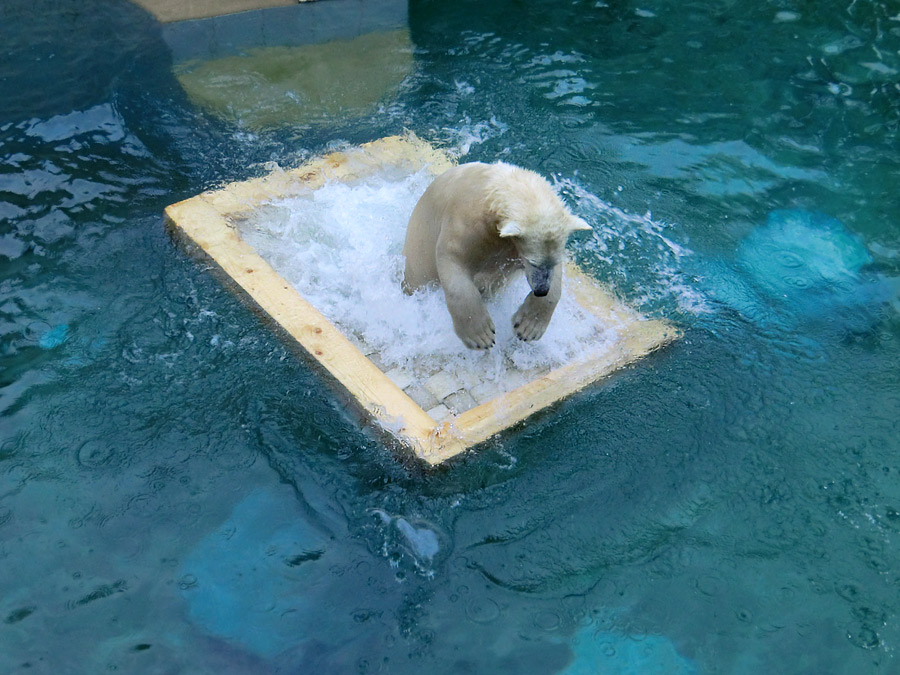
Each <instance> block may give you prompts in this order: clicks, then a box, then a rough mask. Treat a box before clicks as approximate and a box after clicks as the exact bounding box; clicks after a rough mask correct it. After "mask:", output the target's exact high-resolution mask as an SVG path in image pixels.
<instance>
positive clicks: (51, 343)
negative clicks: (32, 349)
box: [38, 323, 69, 349]
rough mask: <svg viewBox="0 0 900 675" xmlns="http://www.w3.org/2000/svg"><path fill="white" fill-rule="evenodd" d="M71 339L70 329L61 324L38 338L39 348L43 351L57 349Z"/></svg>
mask: <svg viewBox="0 0 900 675" xmlns="http://www.w3.org/2000/svg"><path fill="white" fill-rule="evenodd" d="M68 338H69V327H68V326H67V325H66V324H64V323H61V324H59V325H58V326H54V327H53V328H51V329H50V330H48V331H47V332H46V333H44V334H43V335H41V337H39V338H38V346H39V347H40V348H41V349H55V348H56V347H59V346H60V345H61V344H62V343H63V342H65V341H66V340H67V339H68Z"/></svg>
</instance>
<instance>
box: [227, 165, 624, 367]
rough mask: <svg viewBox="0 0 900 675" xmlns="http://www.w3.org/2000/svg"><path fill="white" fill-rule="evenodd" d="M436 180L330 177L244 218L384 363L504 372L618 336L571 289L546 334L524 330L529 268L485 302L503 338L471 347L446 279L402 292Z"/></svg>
mask: <svg viewBox="0 0 900 675" xmlns="http://www.w3.org/2000/svg"><path fill="white" fill-rule="evenodd" d="M430 180H431V176H430V175H429V174H428V173H426V172H424V171H423V172H419V173H416V174H414V175H411V176H407V177H405V178H402V179H400V180H396V179H391V178H386V177H374V178H371V179H369V180H367V181H365V182H362V183H357V184H352V185H351V184H345V183H336V182H335V183H330V184H327V185H325V186H324V187H322V188H320V189H319V190H317V191H316V192H315V193H314V194H313V195H312V196H311V197H292V198H287V199H283V200H279V201H274V202H272V203H271V204H269V205H268V206H267V207H265V208H263V209H261V210H260V212H259V213H258V214H257V215H256V217H255V219H254V220H252V221H251V222H249V223H246V224H242V225H239V227H240V229H241V233H242V236H243V237H244V238H245V240H246V241H247V242H248V243H250V244H251V245H252V246H254V247H255V248H256V250H257V251H258V252H259V253H260V255H262V256H263V258H265V259H267V260H268V262H269V263H270V264H271V265H272V266H273V267H274V268H275V269H276V270H277V271H278V272H279V273H280V274H281V275H282V276H283V277H284V278H285V279H287V280H288V281H289V282H290V283H291V284H293V285H294V286H295V287H296V288H297V289H298V290H299V291H300V292H301V293H302V294H303V295H304V297H306V299H307V300H309V301H310V302H311V303H312V304H313V305H314V306H315V307H316V308H318V309H319V310H320V311H321V312H322V313H323V314H325V315H326V316H327V317H328V318H329V319H330V320H331V321H333V322H334V323H336V324H337V325H338V326H339V327H341V328H342V330H343V331H344V332H345V334H347V335H348V337H350V338H351V339H355V340H356V341H357V342H358V343H362V347H363V349H364V350H365V349H368V350H369V351H367V353H370V352H372V351H374V352H376V353H377V354H378V357H379V359H380V360H381V363H382V365H383V366H384V367H385V369H390V368H393V367H402V368H404V369H409V370H412V371H413V372H416V373H423V372H425V371H429V370H434V368H436V367H443V368H445V369H446V368H452V369H453V370H454V371H466V370H473V369H477V370H478V371H479V372H482V373H489V374H490V373H494V374H495V377H500V376H502V375H503V373H504V368H505V366H504V364H505V363H507V364H508V363H511V364H512V365H513V366H515V367H516V368H517V369H519V370H527V369H530V368H537V367H545V366H551V367H553V366H558V365H561V364H563V363H568V362H570V361H572V360H573V359H576V358H582V357H586V356H587V354H588V353H596V351H597V350H598V349H604V348H607V347H608V346H610V345H612V343H613V342H614V341H615V338H616V332H615V326H601V325H600V324H599V322H598V320H597V319H596V318H595V317H594V316H593V315H591V314H589V313H588V312H586V311H584V310H583V309H582V308H581V307H580V306H579V305H578V304H577V303H576V302H575V301H574V300H573V299H571V298H569V297H567V295H566V294H565V293H564V294H563V298H562V300H561V301H560V304H559V306H558V307H557V310H556V313H555V314H554V317H553V320H552V321H551V323H550V327H549V328H548V330H547V333H545V335H544V336H543V338H542V339H541V340H540V341H538V342H535V343H525V342H522V341H520V340H519V339H517V338H516V337H515V334H514V332H513V328H512V322H511V319H512V316H513V314H514V313H515V311H516V309H517V308H518V305H519V304H520V303H521V301H522V300H523V299H524V298H525V296H526V295H527V294H528V292H529V291H530V289H529V288H528V286H527V282H526V281H525V279H524V276H522V275H517V277H516V278H514V279H513V280H512V281H511V283H510V284H508V286H507V287H506V288H505V289H503V290H502V291H501V292H500V293H499V294H498V295H497V296H496V297H493V298H491V299H490V300H489V302H488V309H489V311H490V313H491V315H492V317H493V318H494V323H495V325H496V328H497V346H496V348H495V349H492V350H490V351H489V352H486V353H485V352H472V351H470V350H467V349H466V348H465V347H464V346H463V344H462V342H461V341H460V340H459V338H457V336H456V334H455V333H454V332H453V325H452V322H451V319H450V315H449V313H448V311H447V308H446V305H445V302H444V297H443V292H442V291H441V290H440V289H439V288H431V289H423V290H421V291H418V292H416V293H415V294H414V295H413V296H407V295H405V294H404V293H403V291H402V289H401V286H400V282H401V279H402V275H403V265H404V258H403V255H402V253H401V249H402V246H403V239H404V237H405V231H406V224H407V222H408V220H409V215H410V214H411V212H412V209H413V207H414V206H415V204H416V201H417V200H418V198H419V197H420V196H421V194H422V193H423V192H424V191H425V188H426V187H427V186H428V184H429V182H430ZM598 335H599V337H598ZM448 360H449V361H448ZM448 363H449V364H450V365H449V366H448V365H447V364H448Z"/></svg>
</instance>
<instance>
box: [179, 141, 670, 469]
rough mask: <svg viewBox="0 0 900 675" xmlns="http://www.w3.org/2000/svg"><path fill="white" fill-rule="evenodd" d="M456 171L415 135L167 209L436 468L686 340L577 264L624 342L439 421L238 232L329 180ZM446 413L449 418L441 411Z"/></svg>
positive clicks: (576, 289)
mask: <svg viewBox="0 0 900 675" xmlns="http://www.w3.org/2000/svg"><path fill="white" fill-rule="evenodd" d="M452 164H453V163H452V161H451V160H450V158H449V157H448V156H447V155H446V154H444V153H442V152H439V151H437V150H435V149H434V148H433V147H432V146H430V145H429V144H428V143H426V142H424V141H421V140H419V139H418V138H416V137H415V136H413V135H407V136H391V137H388V138H383V139H380V140H378V141H374V142H372V143H366V144H364V145H362V146H359V147H358V148H354V149H352V150H348V151H344V152H334V153H331V154H329V155H326V156H324V157H321V158H319V159H316V160H313V161H311V162H308V163H307V164H305V165H303V166H302V167H300V168H298V169H294V170H290V171H276V172H274V173H272V174H269V175H268V176H265V177H263V178H258V179H253V180H248V181H244V182H239V183H232V184H231V185H228V186H227V187H225V188H223V189H221V190H216V191H214V192H207V193H204V194H201V195H198V196H196V197H193V198H191V199H187V200H185V201H182V202H179V203H177V204H173V205H171V206H169V207H168V208H166V211H165V213H166V220H167V223H168V225H169V227H170V228H171V230H172V232H173V233H175V234H176V235H179V236H181V237H184V238H186V240H188V241H190V242H193V243H194V244H196V245H197V246H198V247H199V248H200V249H202V251H203V252H204V253H205V254H206V255H207V256H209V258H211V259H212V260H213V261H214V262H215V263H216V264H217V265H218V266H219V267H220V268H221V269H222V271H223V272H224V273H225V274H227V275H228V276H229V277H230V278H231V279H232V280H233V281H234V282H236V283H237V285H238V286H240V288H242V289H243V290H244V291H245V292H246V293H247V295H249V297H250V298H251V299H252V300H253V301H254V302H255V303H256V304H257V305H258V306H259V307H260V308H261V309H262V310H263V311H264V312H265V313H266V314H267V315H268V316H270V317H271V318H272V319H273V320H274V321H275V322H276V323H278V324H279V325H280V326H281V327H282V328H283V329H284V330H285V331H286V332H287V333H288V334H289V335H290V336H292V337H293V339H295V340H296V341H297V342H298V343H299V344H300V345H301V346H302V347H303V349H305V350H306V351H307V352H308V353H309V354H310V355H311V356H312V357H313V358H314V359H315V360H316V361H317V362H318V363H320V364H321V365H322V366H323V367H324V368H325V369H326V370H328V372H329V373H331V375H332V376H334V378H335V379H336V380H337V381H338V382H339V383H340V384H341V386H343V387H344V388H345V389H346V390H347V392H348V393H349V394H350V395H351V397H352V398H353V399H354V400H355V401H356V402H357V403H358V404H359V406H360V407H361V408H362V409H363V411H365V412H366V413H367V414H368V415H369V416H371V417H372V418H373V419H374V420H375V421H376V422H377V423H378V424H379V425H380V426H381V427H382V428H383V429H385V430H386V431H388V432H389V433H391V434H393V435H394V436H395V437H397V438H398V439H399V440H400V441H402V442H403V443H404V444H405V445H407V446H408V447H409V448H410V449H411V450H412V452H413V453H414V454H415V456H416V457H418V458H419V459H422V460H424V461H425V462H427V463H429V464H431V465H436V464H439V463H441V462H444V461H445V460H447V459H450V458H451V457H454V456H456V455H458V454H460V453H462V452H464V451H465V450H466V449H468V448H470V447H472V446H474V445H476V444H478V443H481V442H483V441H485V440H487V439H488V438H490V437H491V436H494V435H495V434H497V433H499V432H501V431H503V430H505V429H507V428H509V427H510V426H512V425H515V424H517V423H518V422H521V421H522V420H524V419H525V418H527V417H528V416H529V415H531V414H533V413H535V412H537V411H539V410H541V409H543V408H545V407H547V406H549V405H551V404H553V403H555V402H557V401H559V400H561V399H563V398H565V397H566V396H569V395H570V394H572V393H574V392H576V391H578V390H579V389H582V388H583V387H585V386H586V385H588V384H590V383H592V382H595V381H597V380H599V379H600V378H602V377H604V376H606V375H609V374H610V373H612V372H614V371H615V370H618V369H620V368H622V367H623V366H625V365H627V364H629V363H631V362H632V361H634V360H636V359H638V358H640V357H642V356H644V355H646V354H648V353H649V352H651V351H653V350H655V349H657V348H659V347H661V346H663V345H665V344H667V343H668V342H670V341H672V340H673V339H675V338H676V337H678V335H679V331H678V329H677V328H675V327H674V326H673V325H671V324H669V323H668V322H665V321H661V320H649V319H646V318H645V317H643V316H641V315H640V314H638V313H637V312H635V311H634V310H632V309H631V308H629V307H627V306H626V305H624V304H623V303H622V302H621V301H619V300H618V299H617V298H616V297H614V296H613V295H612V294H610V293H609V292H607V291H606V290H604V289H603V288H601V287H600V286H599V285H598V284H597V283H596V282H595V281H594V280H593V279H591V278H589V277H588V276H587V275H585V274H584V273H582V272H581V271H580V270H579V269H578V268H577V267H575V266H574V265H573V264H571V263H569V264H567V267H566V287H565V288H566V290H565V292H566V293H572V294H573V296H574V297H575V299H576V301H577V302H578V303H579V305H581V306H582V307H583V308H584V309H585V310H586V311H588V312H590V313H591V314H593V315H595V316H596V317H598V318H599V319H600V320H601V321H602V322H605V323H607V324H614V325H616V326H617V331H618V340H617V341H616V343H615V344H614V345H613V346H612V347H610V348H607V349H604V350H603V351H602V352H599V353H598V354H595V355H592V356H590V357H588V358H587V359H586V360H578V361H575V362H572V363H569V364H566V365H564V366H562V367H559V368H556V369H553V370H550V369H547V372H544V373H543V374H540V375H539V376H536V377H535V379H532V380H530V381H527V382H525V383H524V384H522V385H521V386H518V387H517V388H515V389H513V390H512V391H508V392H505V393H501V394H499V395H497V396H495V397H494V398H491V399H490V400H487V401H484V402H480V401H477V400H476V404H475V405H474V407H470V408H468V409H465V410H461V411H458V412H457V411H456V410H454V409H452V406H450V409H448V408H447V407H445V406H444V405H440V406H438V407H435V408H433V409H432V414H429V413H428V412H426V411H425V410H424V409H423V408H422V406H421V405H420V404H419V403H417V402H416V401H415V400H413V398H412V397H411V396H410V395H409V394H407V393H406V392H404V391H403V389H401V386H398V383H395V381H394V380H392V379H391V377H388V375H386V374H385V373H384V372H382V371H381V370H380V369H379V368H378V367H377V366H376V365H375V363H373V361H372V360H371V359H370V358H368V357H367V356H366V355H365V354H364V353H363V351H362V350H361V349H360V348H359V347H357V346H356V345H355V344H354V342H353V341H352V340H351V339H348V337H346V336H345V335H344V334H343V333H342V332H341V330H340V329H339V328H338V327H337V326H335V325H334V324H332V323H331V322H330V321H329V320H328V319H327V318H326V317H325V316H323V315H322V313H321V312H320V311H319V310H318V309H316V308H315V307H313V306H312V305H311V304H310V303H309V302H307V301H306V300H305V299H304V298H303V296H302V295H301V294H300V293H299V292H298V291H297V290H296V289H295V288H294V287H293V286H291V285H290V284H289V283H288V282H287V281H285V280H284V278H283V277H281V276H280V275H279V274H278V273H277V272H276V271H275V270H274V269H273V268H272V267H271V266H270V265H269V264H268V263H267V262H266V261H265V260H263V259H262V258H261V257H260V256H259V255H258V254H257V252H256V251H255V250H254V249H253V248H252V247H251V246H250V245H249V244H247V243H246V242H245V241H244V240H243V239H242V238H241V236H240V234H239V233H238V230H237V228H236V227H235V225H234V223H235V222H239V221H240V220H242V219H246V218H247V217H248V214H249V213H251V212H252V211H254V210H255V209H257V208H259V207H262V206H264V205H265V204H267V203H269V202H272V201H275V200H279V199H284V198H286V197H291V196H294V195H298V194H309V193H310V192H311V191H314V190H316V189H318V188H319V187H321V186H322V185H324V184H325V182H326V181H344V182H348V183H352V182H354V181H357V180H361V179H364V178H366V177H368V176H372V175H374V174H377V173H381V172H387V173H389V174H391V175H397V174H398V173H401V174H402V175H409V174H412V173H414V172H417V171H420V170H422V169H425V170H427V171H429V172H430V173H432V174H434V175H435V176H437V175H438V174H440V173H441V172H442V171H445V170H446V169H448V168H450V167H451V166H452ZM395 379H396V377H395ZM457 393H458V392H457ZM479 398H483V397H479ZM447 400H449V399H447ZM469 400H474V399H473V398H472V397H469ZM449 405H450V404H449V403H448V406H449ZM439 408H440V409H441V413H440V414H438V413H436V412H435V411H437V410H438V409H439Z"/></svg>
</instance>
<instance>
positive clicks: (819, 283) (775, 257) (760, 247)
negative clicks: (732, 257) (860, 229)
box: [737, 210, 872, 299]
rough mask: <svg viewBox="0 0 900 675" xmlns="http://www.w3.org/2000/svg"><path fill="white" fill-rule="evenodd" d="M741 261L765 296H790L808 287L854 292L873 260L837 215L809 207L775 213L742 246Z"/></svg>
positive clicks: (826, 290) (739, 257)
mask: <svg viewBox="0 0 900 675" xmlns="http://www.w3.org/2000/svg"><path fill="white" fill-rule="evenodd" d="M737 258H738V262H739V263H740V264H741V266H742V267H743V268H744V269H745V271H746V272H747V273H748V275H749V277H750V279H751V280H752V281H753V283H754V284H755V285H756V286H757V287H759V289H760V290H762V291H763V292H765V293H766V294H768V295H770V296H773V297H777V298H787V299H790V298H792V297H795V296H796V295H797V294H798V293H800V292H802V291H805V290H807V289H810V290H815V291H819V292H822V291H824V292H831V293H842V292H847V291H849V290H852V288H853V286H855V285H856V283H857V281H858V276H859V271H860V270H861V269H862V267H863V266H864V265H866V264H868V263H870V262H872V257H871V255H869V252H868V250H867V249H866V247H865V246H864V245H863V243H862V242H861V241H860V240H859V239H858V238H857V237H856V236H855V235H853V234H851V233H850V232H848V231H847V229H846V228H845V227H844V226H843V225H842V224H841V223H839V222H838V221H837V220H835V219H833V218H829V217H828V216H825V215H822V214H820V213H811V212H809V211H801V210H789V211H773V212H772V213H770V214H769V220H768V222H767V223H766V225H765V226H764V227H761V228H759V229H757V230H754V231H753V232H751V233H750V234H749V235H748V236H747V237H746V238H745V239H744V240H743V241H742V242H741V243H740V245H739V246H738V251H737Z"/></svg>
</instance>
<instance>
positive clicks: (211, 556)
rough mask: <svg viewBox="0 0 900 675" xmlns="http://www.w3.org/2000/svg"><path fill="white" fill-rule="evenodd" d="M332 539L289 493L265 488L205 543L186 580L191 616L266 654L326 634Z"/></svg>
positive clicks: (187, 566) (185, 571) (187, 567)
mask: <svg viewBox="0 0 900 675" xmlns="http://www.w3.org/2000/svg"><path fill="white" fill-rule="evenodd" d="M326 543H327V542H326V538H325V537H324V536H323V535H322V534H320V533H319V532H317V531H316V530H315V529H314V528H313V527H312V526H311V525H310V524H309V523H308V522H307V521H306V520H305V519H304V514H303V513H302V512H301V510H300V509H299V507H298V505H297V504H296V503H295V502H292V501H291V499H290V497H287V498H286V497H285V496H284V495H283V494H278V493H276V492H274V491H270V490H258V491H256V492H253V493H252V494H250V495H249V496H248V497H247V498H245V499H244V500H243V501H242V502H241V503H240V504H238V505H237V506H236V507H235V509H234V511H233V512H232V514H231V517H230V518H229V519H228V520H227V521H225V522H224V523H223V524H222V525H221V526H220V527H218V528H217V529H216V530H214V531H213V532H211V533H210V534H209V535H207V536H206V537H205V538H204V539H202V540H201V541H200V543H199V544H197V546H196V547H195V548H194V550H193V551H192V552H191V553H190V554H189V555H188V557H187V559H186V560H185V562H184V565H183V566H182V569H181V574H180V578H179V585H180V588H181V591H182V595H183V596H184V598H185V600H186V601H187V603H188V614H189V616H190V619H191V621H192V622H193V623H194V624H195V625H196V626H197V627H198V628H200V629H201V630H203V631H204V632H206V633H208V634H210V635H213V636H215V637H218V638H222V639H225V640H227V641H229V642H231V643H234V644H236V645H239V646H241V647H243V648H244V649H246V650H248V651H250V652H252V653H254V654H256V655H258V656H261V657H264V658H271V657H274V656H277V655H279V654H282V653H285V652H287V651H290V650H293V649H297V648H298V647H299V646H300V645H302V643H303V641H304V640H305V639H307V638H308V637H309V636H310V633H311V631H315V632H317V633H318V634H320V635H319V636H320V637H321V634H322V632H323V629H322V624H323V620H322V616H323V613H324V612H323V606H324V605H325V603H324V598H321V597H320V596H319V595H318V594H317V593H316V590H317V589H321V587H322V586H324V585H325V584H323V580H324V579H326V577H327V576H328V574H329V573H328V565H329V563H327V562H326V561H325V560H324V558H326V557H327V547H326Z"/></svg>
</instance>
